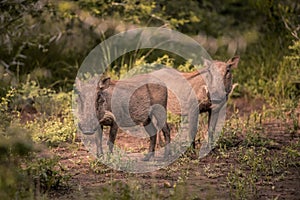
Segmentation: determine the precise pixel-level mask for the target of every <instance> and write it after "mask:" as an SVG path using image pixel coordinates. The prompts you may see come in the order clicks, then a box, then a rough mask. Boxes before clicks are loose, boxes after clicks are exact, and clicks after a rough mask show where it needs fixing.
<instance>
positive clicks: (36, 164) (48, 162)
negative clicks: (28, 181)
mask: <svg viewBox="0 0 300 200" xmlns="http://www.w3.org/2000/svg"><path fill="white" fill-rule="evenodd" d="M26 165H27V166H26V167H25V169H24V172H26V173H27V174H28V175H29V176H30V177H31V178H32V181H33V184H34V188H35V189H36V190H38V191H41V192H47V191H49V190H51V189H60V188H64V187H68V181H69V179H70V175H68V174H67V173H66V169H65V168H64V167H63V166H62V165H61V164H60V163H59V157H54V158H35V159H34V160H33V161H30V162H27V163H26Z"/></svg>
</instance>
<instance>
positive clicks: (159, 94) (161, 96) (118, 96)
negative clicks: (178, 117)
mask: <svg viewBox="0 0 300 200" xmlns="http://www.w3.org/2000/svg"><path fill="white" fill-rule="evenodd" d="M94 93H96V95H95V96H94V97H93V98H90V97H87V98H86V99H85V100H83V98H82V97H80V98H79V99H81V105H80V107H81V109H82V111H81V113H83V115H90V116H85V117H82V119H83V120H80V119H79V124H78V126H79V129H80V130H81V131H82V132H83V134H91V133H93V132H95V131H96V130H98V134H97V137H98V138H96V145H97V154H98V155H101V154H103V149H102V130H103V126H110V131H109V141H108V146H109V151H110V152H112V151H113V146H114V142H115V139H116V134H117V131H118V128H125V129H126V127H129V128H130V127H136V126H138V127H144V128H145V130H146V132H147V133H148V134H149V136H150V145H149V152H148V154H147V155H146V156H145V157H144V158H143V160H144V161H148V160H149V159H150V158H151V157H152V156H154V151H155V146H156V134H157V132H158V131H160V130H162V131H163V133H164V137H165V140H166V144H167V146H166V149H165V156H167V155H168V154H169V149H168V144H169V143H170V130H169V127H168V124H167V121H166V107H167V98H168V92H167V88H166V86H165V85H164V83H162V82H161V81H160V80H159V79H157V78H155V77H154V76H151V74H147V75H138V76H134V77H132V78H129V79H126V80H120V81H111V80H110V78H105V79H100V81H99V82H98V85H97V87H96V91H94ZM81 96H82V95H81ZM88 98H90V99H88ZM90 101H93V102H94V108H95V110H94V111H93V112H91V110H92V109H89V107H91V106H90V105H89V103H90ZM93 113H95V114H96V118H97V120H98V125H97V126H95V125H93V126H91V123H90V121H89V120H88V119H91V118H93V116H92V115H93ZM84 124H85V125H84ZM94 124H95V123H94ZM99 125H100V127H99ZM99 128H100V129H101V130H100V129H99Z"/></svg>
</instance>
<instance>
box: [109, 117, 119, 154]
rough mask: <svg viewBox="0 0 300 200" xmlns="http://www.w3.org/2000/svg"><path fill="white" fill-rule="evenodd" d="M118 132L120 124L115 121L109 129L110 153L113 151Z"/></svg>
mask: <svg viewBox="0 0 300 200" xmlns="http://www.w3.org/2000/svg"><path fill="white" fill-rule="evenodd" d="M117 132H118V125H117V123H116V122H113V123H112V126H111V127H110V130H109V140H108V141H107V145H108V147H109V152H110V153H112V152H113V149H114V144H115V140H116V136H117Z"/></svg>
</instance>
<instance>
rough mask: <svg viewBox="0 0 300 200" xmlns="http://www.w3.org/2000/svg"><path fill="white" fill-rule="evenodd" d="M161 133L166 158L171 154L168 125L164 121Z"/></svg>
mask: <svg viewBox="0 0 300 200" xmlns="http://www.w3.org/2000/svg"><path fill="white" fill-rule="evenodd" d="M162 131H163V134H164V138H165V141H166V147H165V155H164V157H165V158H168V157H169V156H170V155H171V151H170V146H169V144H170V142H171V136H170V127H169V125H168V123H165V125H164V127H163V128H162Z"/></svg>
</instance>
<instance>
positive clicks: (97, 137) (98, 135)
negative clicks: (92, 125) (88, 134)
mask: <svg viewBox="0 0 300 200" xmlns="http://www.w3.org/2000/svg"><path fill="white" fill-rule="evenodd" d="M102 133H103V126H100V128H98V129H97V131H96V133H95V141H96V148H97V157H98V158H100V157H101V156H102V155H103V149H102Z"/></svg>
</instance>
